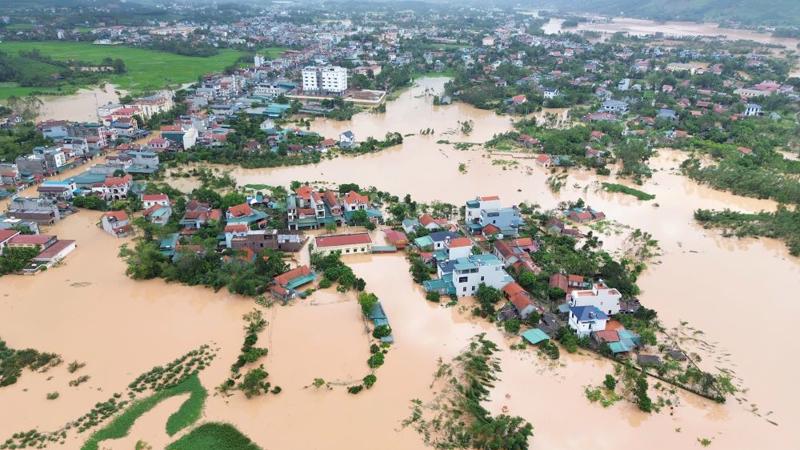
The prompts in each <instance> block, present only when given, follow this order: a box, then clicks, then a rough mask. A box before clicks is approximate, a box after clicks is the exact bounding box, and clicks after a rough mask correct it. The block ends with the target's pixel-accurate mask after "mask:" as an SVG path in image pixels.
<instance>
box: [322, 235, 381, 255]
mask: <svg viewBox="0 0 800 450" xmlns="http://www.w3.org/2000/svg"><path fill="white" fill-rule="evenodd" d="M313 251H316V252H319V253H322V254H323V255H327V254H329V253H333V252H341V254H343V255H348V254H354V253H372V238H370V237H369V234H368V233H352V234H332V235H324V236H317V237H316V238H315V239H314V250H313Z"/></svg>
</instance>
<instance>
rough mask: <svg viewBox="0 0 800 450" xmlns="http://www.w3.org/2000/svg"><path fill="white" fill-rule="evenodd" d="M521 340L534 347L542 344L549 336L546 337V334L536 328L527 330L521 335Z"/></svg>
mask: <svg viewBox="0 0 800 450" xmlns="http://www.w3.org/2000/svg"><path fill="white" fill-rule="evenodd" d="M522 338H523V339H525V340H526V341H528V342H530V343H531V344H533V345H536V344H538V343H540V342H544V341H546V340H548V339H550V336H548V335H547V333H545V332H544V331H542V330H540V329H538V328H531V329H530V330H527V331H525V332H524V333H522Z"/></svg>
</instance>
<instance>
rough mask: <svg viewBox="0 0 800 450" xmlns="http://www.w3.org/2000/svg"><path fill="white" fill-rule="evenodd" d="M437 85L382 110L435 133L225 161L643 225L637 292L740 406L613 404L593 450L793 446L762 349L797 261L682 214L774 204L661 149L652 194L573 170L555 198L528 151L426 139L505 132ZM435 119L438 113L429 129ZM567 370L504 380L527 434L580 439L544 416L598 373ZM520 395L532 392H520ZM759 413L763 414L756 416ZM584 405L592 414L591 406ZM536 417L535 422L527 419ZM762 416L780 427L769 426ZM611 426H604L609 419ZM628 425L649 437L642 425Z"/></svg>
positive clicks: (360, 132)
mask: <svg viewBox="0 0 800 450" xmlns="http://www.w3.org/2000/svg"><path fill="white" fill-rule="evenodd" d="M442 82H443V81H441V80H437V79H426V80H420V86H418V87H415V88H414V89H411V90H410V91H408V92H406V93H404V94H403V95H402V96H401V97H400V98H399V99H398V100H397V101H395V102H393V103H391V104H390V105H389V108H388V109H387V111H393V110H394V111H415V114H414V115H413V116H411V117H410V118H409V119H410V121H411V125H408V126H407V127H406V128H407V129H409V128H410V129H414V128H417V127H419V126H420V124H422V123H430V124H435V127H434V128H436V129H437V132H436V133H435V134H434V135H431V136H409V137H407V138H406V139H405V141H404V143H403V145H401V146H398V147H395V148H391V149H388V150H385V151H382V152H379V153H375V154H371V155H365V156H360V157H358V158H347V157H339V158H335V159H332V160H326V161H323V162H322V163H320V164H317V165H310V166H302V167H285V168H279V169H255V170H253V169H249V170H248V169H234V170H233V172H232V175H233V176H234V177H235V178H236V179H237V180H238V181H239V183H241V184H244V183H259V182H266V183H269V184H273V185H276V184H288V183H289V182H291V181H292V180H325V181H330V182H334V183H344V182H357V183H359V184H360V185H362V186H368V185H374V186H376V187H378V188H380V189H382V190H387V191H390V192H392V193H395V194H398V195H404V194H406V193H409V194H411V195H412V197H413V198H414V199H416V200H420V201H426V202H427V201H434V200H439V201H447V202H451V203H455V204H461V203H462V202H463V201H464V200H466V199H467V198H470V197H472V196H475V195H479V194H499V195H500V196H501V198H502V199H503V200H504V201H505V202H508V203H518V202H521V201H528V202H533V203H538V204H540V205H542V206H543V207H546V208H551V207H554V206H556V204H557V203H558V202H559V201H562V200H569V199H575V198H577V197H582V198H584V199H585V200H587V201H588V203H589V204H591V205H592V206H593V207H595V208H598V209H600V210H602V211H605V212H606V214H607V215H608V216H609V217H610V218H612V219H613V220H616V221H618V222H620V223H622V224H625V225H628V226H631V227H634V228H641V229H643V230H645V231H648V232H650V233H652V234H653V235H654V237H655V238H656V239H658V241H659V243H660V246H661V248H662V251H663V256H661V257H660V258H659V259H658V261H657V262H656V263H654V264H653V265H652V266H651V268H650V269H649V270H648V271H647V272H646V273H645V274H643V275H642V277H641V280H640V284H641V286H642V288H643V290H644V293H643V295H642V301H643V302H644V303H645V304H646V305H648V306H650V307H652V308H655V309H657V310H658V311H659V312H660V314H661V317H662V318H663V320H664V323H665V325H666V326H668V327H674V326H678V325H679V324H680V323H681V321H687V322H688V323H689V326H693V327H695V328H697V329H699V330H702V331H703V333H704V334H703V336H704V338H705V339H707V340H708V341H709V342H713V343H717V344H718V346H719V348H718V351H717V352H718V354H717V355H714V356H713V357H710V358H708V359H707V360H706V364H708V366H707V367H708V369H710V370H713V369H714V367H723V368H728V369H731V370H733V371H734V372H735V374H736V376H737V377H740V378H741V379H742V380H743V387H744V388H746V389H747V390H748V391H747V393H746V394H745V395H743V396H742V397H743V398H745V399H746V400H745V401H743V403H742V404H739V403H738V402H736V401H731V402H729V404H727V405H724V406H721V407H720V406H716V405H709V404H707V403H706V402H700V401H698V400H696V399H687V400H686V402H685V403H686V404H687V405H689V406H687V407H684V408H682V409H680V412H678V413H676V415H681V416H682V417H686V420H685V423H684V422H683V421H682V422H681V423H682V425H679V426H675V427H673V426H671V425H670V422H671V421H672V420H673V419H672V418H670V419H669V420H666V419H664V418H662V417H661V416H657V417H654V418H646V417H644V416H640V415H639V414H638V413H635V412H634V411H630V410H629V409H630V408H626V407H624V406H617V407H614V408H612V409H610V410H603V411H602V413H598V414H602V415H603V417H608V418H609V420H608V421H601V422H600V423H602V424H603V426H598V428H597V432H596V433H587V435H588V436H592V439H593V438H594V437H596V436H597V435H598V434H603V436H604V437H603V443H601V445H602V447H601V448H604V447H609V448H610V447H612V446H613V447H620V446H622V447H623V448H628V447H631V446H635V444H636V443H637V442H636V440H635V439H637V438H639V439H641V437H642V436H645V435H647V436H652V435H654V434H657V435H658V436H659V439H658V440H656V439H653V440H652V441H649V442H651V443H654V444H653V445H656V447H658V448H675V446H685V445H689V444H688V443H687V442H694V441H695V439H696V438H698V437H708V438H712V437H713V438H714V440H715V442H723V441H726V440H727V445H723V446H722V447H723V448H748V447H752V446H754V445H756V443H763V442H769V443H770V444H772V445H771V446H770V448H790V447H792V445H790V443H791V442H797V439H798V437H800V435H799V434H798V433H797V432H796V431H794V430H792V429H791V427H788V426H787V425H786V424H787V423H791V422H792V421H793V420H797V419H798V418H800V408H798V407H797V406H796V405H795V404H794V402H793V400H792V399H791V398H790V396H786V395H784V392H787V391H789V390H791V389H792V386H793V380H792V377H791V375H790V373H791V370H785V369H784V365H785V362H784V359H783V357H782V355H781V354H780V353H779V352H765V351H764V345H769V344H770V343H773V342H782V341H784V340H785V338H786V335H785V334H786V332H785V331H784V330H787V329H790V327H791V326H792V320H793V319H792V318H793V317H794V316H795V314H796V313H797V312H798V309H799V308H800V307H798V305H797V303H796V302H792V301H788V298H787V293H788V292H797V291H798V290H799V289H800V261H798V260H797V258H793V257H791V256H789V255H788V253H787V251H786V249H785V247H784V245H783V244H782V243H780V242H778V241H774V240H768V239H762V240H756V239H745V240H737V239H729V238H724V237H722V236H720V234H719V233H718V232H717V231H706V230H703V229H702V228H701V227H699V226H698V225H697V224H696V223H695V222H694V220H693V217H692V214H693V211H694V210H695V209H698V208H713V209H722V208H732V209H736V210H742V211H758V210H762V209H763V210H772V209H774V208H775V204H774V203H773V202H770V201H764V200H758V199H750V198H744V197H738V196H735V195H732V194H729V193H725V192H720V191H716V190H713V189H710V188H708V187H707V186H702V185H698V184H697V183H695V182H693V181H691V180H688V179H686V178H685V177H683V176H681V175H679V174H678V172H677V167H678V165H679V164H680V162H681V161H682V159H683V156H682V154H681V153H680V152H678V151H672V150H668V149H662V150H660V154H659V156H658V157H657V158H656V159H655V160H654V161H653V166H654V167H655V168H656V169H657V171H656V173H655V174H654V176H653V178H652V179H651V180H648V181H647V182H646V183H645V184H644V186H642V187H641V188H640V189H642V190H644V191H646V192H649V193H651V194H655V195H656V199H655V200H654V201H652V202H640V201H638V200H636V199H635V198H633V197H630V196H626V195H624V194H612V193H606V192H602V191H599V182H600V181H605V180H606V179H607V178H606V177H597V176H595V175H593V174H591V173H588V172H586V171H574V172H572V173H570V175H569V177H568V179H567V183H566V186H565V187H564V188H563V189H562V191H561V192H560V193H558V194H554V193H552V192H550V190H549V189H548V187H547V185H546V179H547V177H548V175H549V173H547V172H546V171H545V170H544V169H542V168H541V167H539V166H537V165H535V163H533V161H531V160H526V159H519V160H517V162H518V165H517V166H516V167H515V168H510V169H509V168H508V167H507V168H506V170H504V169H503V166H502V165H497V164H493V160H495V159H497V158H494V157H487V156H486V155H485V153H484V152H482V151H476V150H475V151H470V150H465V151H463V150H456V149H454V148H452V147H451V146H449V145H445V144H437V143H436V142H437V141H438V140H440V139H450V140H451V141H456V140H457V139H454V138H448V135H447V134H445V132H446V131H445V132H441V131H439V130H448V129H450V128H452V127H453V125H452V121H456V120H465V119H466V118H467V117H470V118H474V119H473V120H475V123H476V126H475V133H478V132H479V133H480V134H481V135H482V136H484V137H485V136H491V135H493V134H495V133H499V132H502V131H505V130H506V129H507V127H506V124H505V122H504V121H503V120H501V119H497V118H494V117H491V116H490V120H488V121H486V120H482V119H483V118H485V117H486V115H485V114H484V112H483V111H477V110H473V109H471V108H469V107H468V106H465V105H453V106H452V107H448V106H445V107H432V106H430V104H429V103H430V100H429V99H427V98H425V97H419V94H420V93H421V92H423V91H424V90H425V89H426V88H436V87H437V86H438V85H439V84H440V83H442ZM426 105H427V108H428V111H429V113H428V114H427V116H425V117H420V111H424V110H425V108H426ZM448 108H453V109H455V108H458V110H459V111H460V114H470V113H474V114H475V115H467V116H464V115H461V116H459V117H452V116H450V114H449V112H448V110H447V109H448ZM388 114H389V113H388V112H387V115H388ZM438 120H445V122H442V123H441V125H440V122H438ZM446 120H450V121H451V122H447V121H446ZM387 122H391V121H389V120H387V118H386V117H382V116H380V115H375V114H368V113H367V114H359V115H357V116H355V117H354V119H353V120H352V122H350V123H348V122H336V123H332V122H324V121H321V122H316V123H314V126H313V129H315V130H318V131H321V132H323V133H326V132H330V131H332V130H339V129H347V128H349V129H352V130H354V131H355V133H356V135H357V137H359V138H364V137H365V136H364V134H365V133H366V134H367V135H369V134H372V133H375V134H378V133H380V132H382V131H384V130H386V129H385V128H383V129H382V128H381V124H385V123H387ZM491 124H495V126H496V128H495V129H490V126H491ZM398 126H399V125H398ZM432 126H433V125H432ZM334 127H335V128H334ZM390 129H391V128H390ZM378 135H379V134H378ZM476 140H477V139H476ZM460 164H464V165H465V166H466V170H467V173H461V172H460V171H459V165H460ZM612 181H614V180H612ZM625 236H626V235H624V234H623V235H620V236H615V235H610V236H608V237H607V238H606V240H607V241H608V243H609V244H610V246H611V247H612V248H613V247H614V246H615V245H616V244H618V243H619V242H621V241H623V240H624V238H625ZM755 261H758V263H757V264H756V263H754V262H755ZM387 282H388V281H387ZM390 317H391V313H390ZM752 330H759V331H758V332H757V334H758V338H757V339H755V338H754V337H753V334H752ZM508 364H509V365H512V366H515V367H518V368H519V369H520V370H521V372H516V371H513V374H511V372H508V371H506V376H507V377H508V378H510V379H512V378H513V379H515V380H519V379H520V377H525V376H527V375H525V374H526V373H527V371H526V369H524V364H523V363H514V362H509V363H508ZM572 365H573V364H568V369H567V370H565V371H564V372H565V375H564V380H563V381H562V382H561V383H560V385H559V386H560V387H558V386H552V384H553V383H555V381H553V380H547V381H543V380H542V379H540V377H535V376H534V373H535V370H534V369H533V368H528V369H527V370H529V371H530V374H529V376H531V377H532V378H531V380H530V381H529V382H528V383H527V384H526V383H521V384H513V388H512V387H508V388H506V389H509V390H510V391H513V392H516V393H517V395H512V398H515V399H518V400H517V402H515V403H520V404H519V405H518V406H516V408H520V410H521V411H524V413H523V415H524V416H526V417H528V418H531V420H532V421H533V422H534V423H536V424H538V425H539V428H538V430H539V432H538V435H539V436H542V439H543V440H545V441H546V442H549V443H551V444H552V445H553V446H558V447H559V448H573V447H575V448H577V447H579V446H580V444H581V443H584V444H586V443H588V441H582V439H583V437H580V436H575V434H574V433H573V432H572V431H573V428H572V425H574V420H573V421H568V420H563V421H559V420H553V416H551V415H550V414H551V412H552V410H554V409H556V410H558V409H559V408H558V407H557V406H554V405H556V404H557V403H561V401H559V400H558V398H556V396H560V398H563V399H568V400H564V401H563V404H566V405H570V406H569V408H565V411H570V413H569V414H574V413H575V408H576V407H580V408H581V411H582V410H583V408H584V406H588V405H584V406H581V404H580V402H581V400H580V399H582V388H581V386H582V385H583V384H585V382H586V380H589V379H592V380H595V382H599V380H600V379H601V378H602V375H603V374H602V373H600V372H599V371H597V370H588V371H587V370H583V369H580V370H578V369H575V370H573V369H572ZM537 383H544V385H546V386H548V389H543V390H542V392H547V393H551V394H553V395H554V398H552V399H551V401H549V402H547V403H546V405H547V406H546V407H545V410H544V411H541V410H540V408H542V404H541V403H540V402H539V401H537V400H536V399H538V397H537V395H540V394H541V392H539V389H536V388H535V386H536V385H537ZM582 383H583V384H582ZM502 386H506V384H505V383H504V384H502ZM528 390H531V391H535V392H537V394H536V395H532V394H525V392H527V391H528ZM499 391H501V389H500V388H498V392H499ZM526 395H527V396H526ZM583 401H584V402H585V400H583ZM751 404H755V405H756V406H757V408H758V411H757V412H758V414H762V415H763V416H764V417H758V416H757V415H756V414H754V413H752V412H750V410H751V409H752V408H753V407H752V406H751ZM526 405H527V406H526ZM590 408H591V407H590ZM513 410H515V408H512V411H513ZM770 411H772V413H770V414H769V416H767V413H768V412H770ZM518 412H519V411H518ZM520 413H522V412H520ZM563 413H564V414H567V413H566V412H563ZM580 414H581V415H582V414H584V413H583V412H581V413H580ZM587 414H590V416H591V417H594V416H595V415H596V414H594V413H587ZM537 418H538V419H540V420H538V421H537V420H535V419H537ZM564 418H565V419H566V416H565V417H564ZM767 418H769V419H770V420H773V421H775V422H777V423H778V424H779V425H778V426H774V425H771V424H769V423H768V422H767V421H766V419H767ZM612 419H613V420H612ZM609 421H610V422H611V423H606V422H609ZM588 422H589V423H598V422H597V421H594V422H593V421H591V420H590V421H588ZM567 424H570V425H567ZM631 427H634V428H635V429H632V428H631ZM676 427H679V428H682V429H683V430H693V431H692V433H694V434H695V435H692V436H690V435H688V431H687V432H686V433H676V432H675V431H674V428H676ZM639 428H642V429H644V430H645V431H646V432H645V433H639V432H638V429H639ZM603 430H605V431H603ZM659 430H660V431H659ZM736 430H752V433H751V432H748V433H747V435H746V436H744V437H742V436H741V435H739V434H738V433H737V432H736ZM701 431H702V432H701ZM717 433H721V434H720V435H717ZM706 434H707V435H713V436H705V435H706ZM747 436H752V439H753V441H752V442H748V441H747V439H748V438H747ZM756 436H758V437H756ZM586 439H590V438H588V437H587V438H586ZM742 439H743V440H742ZM747 444H750V445H749V446H748V445H747ZM662 446H663V447H662ZM547 447H548V446H545V447H544V448H547Z"/></svg>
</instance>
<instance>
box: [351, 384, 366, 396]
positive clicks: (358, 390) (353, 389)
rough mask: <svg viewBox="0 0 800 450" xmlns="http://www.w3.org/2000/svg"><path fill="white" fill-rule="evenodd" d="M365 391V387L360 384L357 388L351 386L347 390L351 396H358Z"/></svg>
mask: <svg viewBox="0 0 800 450" xmlns="http://www.w3.org/2000/svg"><path fill="white" fill-rule="evenodd" d="M363 389H364V386H362V385H360V384H357V385H355V386H350V387H349V388H347V392H349V393H350V394H358V393H359V392H361V391H362V390H363Z"/></svg>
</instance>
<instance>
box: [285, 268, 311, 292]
mask: <svg viewBox="0 0 800 450" xmlns="http://www.w3.org/2000/svg"><path fill="white" fill-rule="evenodd" d="M316 277H317V275H316V274H315V273H314V272H311V273H310V274H308V275H303V276H300V277H297V278H295V279H293V280H291V281H289V282H288V283H286V289H297V288H298V287H300V286H302V285H304V284H306V283H311V282H312V281H314V279H315V278H316Z"/></svg>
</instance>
